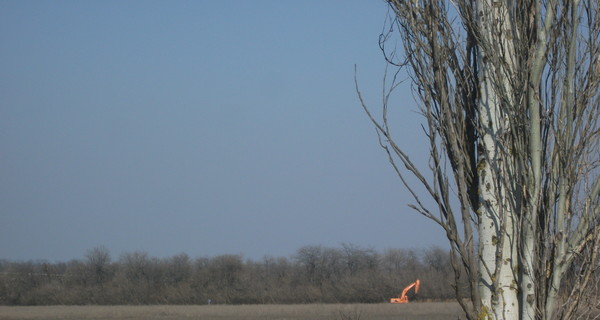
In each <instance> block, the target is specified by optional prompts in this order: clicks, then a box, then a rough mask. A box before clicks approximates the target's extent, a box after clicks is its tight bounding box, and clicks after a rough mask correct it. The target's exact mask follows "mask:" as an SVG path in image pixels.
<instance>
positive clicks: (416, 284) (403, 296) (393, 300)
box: [390, 279, 421, 303]
mask: <svg viewBox="0 0 600 320" xmlns="http://www.w3.org/2000/svg"><path fill="white" fill-rule="evenodd" d="M420 287H421V281H419V279H417V281H415V282H413V283H411V284H409V285H408V286H407V287H406V288H404V290H402V294H401V295H400V297H398V298H391V299H390V303H408V297H407V296H406V294H407V293H408V291H409V290H410V289H412V288H415V294H417V293H419V288H420Z"/></svg>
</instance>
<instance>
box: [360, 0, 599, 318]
mask: <svg viewBox="0 0 600 320" xmlns="http://www.w3.org/2000/svg"><path fill="white" fill-rule="evenodd" d="M387 2H388V4H389V6H390V8H391V13H392V14H390V18H389V19H388V20H387V21H386V26H385V29H384V32H383V33H382V35H381V37H380V47H381V49H382V51H383V52H384V56H385V58H386V60H387V61H388V62H389V68H392V69H395V70H394V72H391V73H390V72H386V75H385V77H384V79H385V80H384V94H383V108H382V112H381V114H378V115H377V114H375V113H374V112H373V111H372V110H371V109H369V108H368V107H367V105H366V102H365V101H364V99H363V97H362V95H361V93H360V91H359V87H358V84H357V87H356V90H357V93H358V95H359V99H360V101H361V103H362V106H363V108H364V110H365V111H366V113H367V115H368V116H369V118H370V119H371V121H372V122H373V124H374V125H375V127H376V129H377V133H378V135H379V140H380V143H381V145H382V147H383V148H384V150H385V151H386V152H387V155H388V157H389V160H390V162H391V164H392V166H393V168H394V169H395V171H396V173H397V174H398V176H399V177H400V179H401V181H402V183H403V184H404V185H405V186H406V188H407V189H408V191H409V192H410V193H411V194H412V196H413V198H414V204H412V205H411V207H412V208H413V209H415V210H416V211H417V212H418V213H420V214H422V215H424V216H425V217H427V218H429V219H431V220H433V221H435V222H436V223H437V224H439V225H440V226H441V227H442V228H443V230H444V231H445V233H446V235H447V238H448V240H449V242H450V245H451V248H452V255H451V257H452V264H453V267H454V270H455V278H456V280H457V283H458V280H459V278H460V277H461V275H463V274H466V276H467V277H468V280H469V281H468V283H470V285H469V286H468V287H467V288H466V290H467V294H468V296H470V297H471V301H472V303H467V302H465V301H463V300H461V299H459V302H460V303H461V306H462V307H463V309H464V310H465V312H466V314H467V316H468V318H469V319H554V318H565V319H566V318H571V317H572V316H573V315H575V314H576V313H578V312H581V310H578V306H580V305H581V302H582V297H585V296H586V294H587V290H589V288H591V287H592V286H591V284H592V283H594V281H593V279H595V278H597V276H598V272H599V271H598V247H599V245H600V223H599V222H600V221H599V220H600V179H599V171H600V168H599V161H600V160H599V158H600V157H599V155H600V151H599V148H600V146H599V144H600V142H599V140H600V132H599V129H598V117H599V114H600V94H599V80H600V8H599V6H600V4H599V2H598V0H522V1H515V0H508V1H497V0H480V1H473V0H454V1H443V0H437V1H436V0H410V1H404V0H388V1H387ZM395 37H399V38H400V40H401V42H400V43H401V44H402V46H401V48H397V47H395V46H394V43H395V42H394V40H395V39H394V38H395ZM403 70H405V71H406V72H407V73H408V75H409V76H410V78H411V80H412V85H413V92H414V93H415V95H416V96H417V97H418V99H417V100H418V104H419V109H420V111H421V113H422V114H423V115H424V119H425V120H424V121H425V124H424V132H425V138H426V139H427V141H428V142H429V147H430V162H429V166H428V168H425V169H424V168H420V167H418V166H417V165H416V164H415V163H413V162H412V161H411V159H410V158H409V155H408V154H407V153H406V152H405V151H404V150H403V148H402V147H401V146H400V140H399V139H397V137H396V136H395V135H394V132H392V130H391V129H390V123H389V121H388V119H389V118H388V109H389V107H390V99H392V98H393V95H392V93H393V92H394V89H396V88H397V87H398V86H399V85H400V82H401V81H399V80H398V79H399V75H400V74H402V73H401V72H402V71H403ZM388 71H389V69H388ZM427 171H428V172H429V174H428V173H427ZM408 175H412V176H413V177H414V178H416V179H417V180H418V181H419V183H420V185H421V186H422V187H423V188H424V190H425V192H426V193H427V195H428V196H429V197H430V198H431V199H433V203H434V205H432V206H428V205H427V204H426V202H425V201H424V200H423V199H421V198H420V196H421V194H420V193H419V192H418V191H417V189H416V188H415V187H416V186H415V185H411V184H409V182H408V180H407V178H408ZM572 272H575V273H573V274H572V279H570V280H568V279H567V278H568V277H567V275H569V274H571V273H572ZM461 288H462V287H461V286H456V290H457V297H461V296H463V292H460V291H461V290H462V289H461Z"/></svg>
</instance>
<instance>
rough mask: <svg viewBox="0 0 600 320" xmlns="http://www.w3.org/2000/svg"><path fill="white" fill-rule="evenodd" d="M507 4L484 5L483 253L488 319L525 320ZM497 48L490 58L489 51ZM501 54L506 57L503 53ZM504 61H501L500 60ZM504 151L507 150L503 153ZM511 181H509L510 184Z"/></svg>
mask: <svg viewBox="0 0 600 320" xmlns="http://www.w3.org/2000/svg"><path fill="white" fill-rule="evenodd" d="M499 3H501V2H495V1H491V0H486V1H480V2H478V10H477V11H478V13H479V19H480V20H479V27H480V31H481V33H480V36H481V42H480V47H479V55H478V57H477V59H478V63H479V66H480V67H481V71H482V72H481V79H480V84H481V86H480V92H479V93H480V104H479V106H478V107H479V114H480V119H479V120H480V123H481V125H482V128H483V129H482V130H483V132H481V134H482V139H481V145H480V146H479V148H480V151H479V157H480V159H479V166H478V170H479V186H480V189H479V197H480V208H479V212H478V213H479V218H480V221H479V248H480V249H479V250H480V254H481V259H480V268H479V270H480V281H479V289H480V292H481V300H482V301H481V302H482V312H481V313H482V314H480V318H483V319H504V320H510V319H519V299H518V295H517V283H518V282H517V280H518V279H517V278H516V272H515V270H516V267H517V263H518V262H517V261H518V260H517V237H516V234H517V228H516V227H515V224H516V222H517V221H516V217H515V214H516V213H515V208H514V206H513V205H512V204H511V202H510V200H509V199H508V196H509V195H511V194H513V193H512V192H511V191H512V190H508V189H507V188H509V184H507V183H506V181H508V180H509V179H510V178H509V177H510V176H511V174H512V173H513V172H514V171H513V170H511V161H507V160H510V159H507V157H510V150H506V146H502V135H503V134H504V133H506V132H507V130H509V129H510V126H509V122H510V119H508V118H507V116H506V115H505V114H503V113H502V103H510V101H507V100H506V99H505V100H504V101H501V99H500V96H501V95H502V96H503V97H505V98H506V97H511V90H512V89H511V86H510V84H509V83H508V81H507V80H506V79H507V78H506V75H510V74H511V71H513V69H512V68H513V67H514V57H513V56H512V54H513V50H512V49H511V43H510V41H509V40H508V38H507V37H509V36H511V35H512V34H511V33H510V32H511V31H510V20H509V17H508V14H507V11H506V8H505V7H503V6H502V5H500V6H498V4H499ZM490 50H494V51H496V52H494V54H495V57H493V55H492V54H490V55H489V56H488V55H486V52H487V51H490ZM498 50H499V52H500V53H501V54H500V55H498V54H497V53H498ZM499 56H500V58H499V59H498V57H499ZM502 147H504V148H505V149H501V148H502ZM507 179H508V180H507Z"/></svg>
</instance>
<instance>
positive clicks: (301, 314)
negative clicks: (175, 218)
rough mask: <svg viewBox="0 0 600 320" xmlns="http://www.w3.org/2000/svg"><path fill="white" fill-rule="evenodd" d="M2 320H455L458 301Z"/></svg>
mask: <svg viewBox="0 0 600 320" xmlns="http://www.w3.org/2000/svg"><path fill="white" fill-rule="evenodd" d="M0 319H23V320H29V319H83V320H85V319H94V320H104V319H106V320H109V319H111V320H112V319H115V320H120V319H128V320H142V319H159V320H176V319H203V320H205V319H206V320H211V319H214V320H233V319H249V320H259V319H261V320H284V319H285V320H320V319H324V320H387V319H396V320H402V319H407V320H442V319H443V320H448V319H449V320H455V319H464V316H463V313H462V310H461V309H460V306H459V305H458V304H457V303H454V302H424V303H410V304H403V305H393V304H389V303H386V304H306V305H239V306H233V305H231V306H230V305H211V306H208V305H204V306H172V305H169V306H36V307H7V306H0Z"/></svg>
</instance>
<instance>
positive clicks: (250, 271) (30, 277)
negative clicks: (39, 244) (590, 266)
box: [0, 245, 465, 305]
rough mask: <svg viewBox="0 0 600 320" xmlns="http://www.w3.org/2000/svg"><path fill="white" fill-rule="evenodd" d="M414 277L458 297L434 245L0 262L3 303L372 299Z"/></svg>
mask: <svg viewBox="0 0 600 320" xmlns="http://www.w3.org/2000/svg"><path fill="white" fill-rule="evenodd" d="M417 278H418V279H420V280H421V284H422V285H421V290H420V292H419V295H418V297H417V299H419V300H424V299H428V300H429V299H431V300H447V299H453V298H455V289H454V287H453V281H454V273H453V271H452V268H451V264H450V256H449V253H448V252H447V251H445V250H442V249H440V248H437V247H434V248H430V249H426V250H410V249H388V250H385V251H384V252H382V253H380V252H377V251H376V250H373V249H370V248H361V247H358V246H355V245H342V246H341V247H323V246H305V247H302V248H300V249H298V250H297V252H296V253H295V254H294V255H292V256H291V257H269V256H267V257H264V258H262V259H261V260H252V259H244V258H243V256H241V255H220V256H215V257H201V258H195V259H192V258H190V257H189V256H188V255H187V254H179V255H175V256H172V257H169V258H155V257H151V256H149V255H148V254H147V253H145V252H131V253H125V254H122V255H121V256H120V257H119V258H118V259H117V260H115V261H113V260H112V259H111V255H110V253H109V251H108V250H107V249H106V248H103V247H98V248H94V249H91V250H89V251H88V252H87V253H86V254H85V257H84V258H83V259H78V260H72V261H69V262H56V263H50V262H47V261H27V262H15V261H7V260H0V304H1V305H53V304H64V305H80V304H209V303H214V304H278V303H282V304H283V303H315V302H319V303H357V302H362V303H376V302H386V301H389V299H390V298H392V297H397V296H398V295H399V294H400V292H401V291H402V289H403V288H404V287H405V286H406V285H408V284H410V283H412V282H413V281H415V280H416V279H417ZM463 285H465V284H463Z"/></svg>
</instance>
